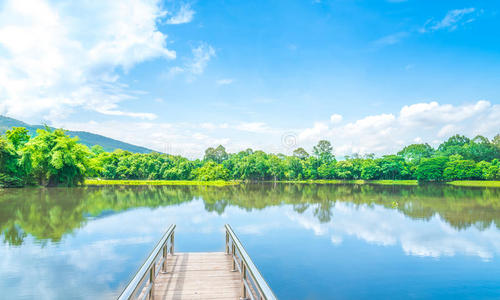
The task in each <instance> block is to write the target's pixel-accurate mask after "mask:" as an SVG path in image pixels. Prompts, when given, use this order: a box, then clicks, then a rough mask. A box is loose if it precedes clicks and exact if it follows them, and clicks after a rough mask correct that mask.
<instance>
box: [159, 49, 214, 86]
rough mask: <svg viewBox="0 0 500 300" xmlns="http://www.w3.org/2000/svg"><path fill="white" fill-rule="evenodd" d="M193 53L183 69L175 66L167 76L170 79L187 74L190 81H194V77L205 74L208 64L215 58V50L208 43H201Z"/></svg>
mask: <svg viewBox="0 0 500 300" xmlns="http://www.w3.org/2000/svg"><path fill="white" fill-rule="evenodd" d="M191 52H192V54H193V57H192V58H191V59H190V60H188V61H186V63H184V65H183V66H182V67H179V66H175V67H172V68H170V70H169V71H168V74H167V77H168V78H171V77H174V76H175V75H177V74H181V73H186V75H187V79H188V81H191V80H193V79H194V76H197V75H201V74H203V72H204V71H205V68H206V67H207V65H208V62H209V61H210V59H212V57H214V56H215V49H214V48H213V47H212V46H210V45H208V44H206V43H201V44H200V45H199V46H198V47H196V48H193V49H192V50H191Z"/></svg>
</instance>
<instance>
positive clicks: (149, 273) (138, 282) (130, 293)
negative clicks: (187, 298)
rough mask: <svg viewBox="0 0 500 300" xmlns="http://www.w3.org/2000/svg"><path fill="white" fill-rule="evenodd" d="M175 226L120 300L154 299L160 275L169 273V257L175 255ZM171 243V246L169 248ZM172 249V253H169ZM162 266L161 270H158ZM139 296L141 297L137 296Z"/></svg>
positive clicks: (150, 255) (168, 231)
mask: <svg viewBox="0 0 500 300" xmlns="http://www.w3.org/2000/svg"><path fill="white" fill-rule="evenodd" d="M174 230H175V225H170V227H169V228H168V229H167V231H166V232H165V234H164V235H163V237H162V238H161V240H160V241H159V242H158V244H156V246H155V247H154V249H153V251H152V252H151V254H149V256H148V258H147V259H146V261H145V262H144V263H143V264H142V266H141V268H140V269H139V271H137V273H136V274H135V276H134V278H132V280H131V281H130V282H129V284H128V285H127V287H126V288H125V289H124V290H123V292H122V293H121V295H120V297H118V299H119V300H129V299H153V289H154V284H155V279H156V276H157V275H158V273H159V272H160V270H161V272H162V273H166V272H167V255H168V252H170V254H171V255H173V254H174ZM169 241H170V246H169ZM169 249H170V251H169ZM159 266H161V268H158V267H159ZM137 294H139V295H137Z"/></svg>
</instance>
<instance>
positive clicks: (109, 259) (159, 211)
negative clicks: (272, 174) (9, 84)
mask: <svg viewBox="0 0 500 300" xmlns="http://www.w3.org/2000/svg"><path fill="white" fill-rule="evenodd" d="M171 223H175V224H177V229H176V250H177V251H223V248H224V232H223V225H224V224H225V223H230V224H231V225H232V226H233V228H234V230H235V231H236V233H237V234H238V235H239V237H240V239H241V240H242V242H243V244H244V245H245V246H246V248H247V251H248V252H249V253H250V256H251V257H252V258H253V260H254V262H255V263H256V264H257V266H258V267H259V268H260V270H261V272H262V273H263V275H264V277H265V279H266V280H267V281H268V282H269V284H270V286H271V288H272V289H273V290H274V291H275V293H276V295H277V296H278V297H279V298H281V299H412V298H414V299H431V298H433V299H499V298H500V189H486V188H457V187H448V186H436V185H429V186H421V187H393V186H388V187H386V186H369V185H363V186H358V185H297V184H296V185H292V184H278V185H272V184H253V185H243V186H236V187H196V186H194V187H182V186H173V187H86V188H72V189H67V188H64V189H57V188H54V189H36V188H35V189H12V190H3V191H0V229H1V239H2V240H3V242H1V243H0V291H1V295H0V298H2V299H112V298H114V297H116V296H117V295H118V294H119V293H120V291H121V289H122V288H123V287H124V286H125V285H126V284H127V282H128V280H129V279H130V278H131V276H132V275H133V274H134V272H135V271H136V269H137V268H138V267H139V266H140V264H141V263H142V261H143V260H144V259H145V258H146V256H147V255H148V253H149V252H150V251H151V248H152V247H153V245H154V244H155V243H156V241H157V240H158V239H159V238H160V236H161V235H162V233H163V231H164V230H165V229H166V228H167V226H168V225H169V224H171Z"/></svg>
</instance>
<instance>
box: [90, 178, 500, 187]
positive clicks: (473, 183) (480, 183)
mask: <svg viewBox="0 0 500 300" xmlns="http://www.w3.org/2000/svg"><path fill="white" fill-rule="evenodd" d="M249 182H250V183H299V184H359V185H362V184H373V185H404V186H418V185H419V182H418V180H362V179H360V180H340V179H332V180H325V179H319V180H296V181H294V180H282V181H249ZM241 183H245V181H224V180H217V181H198V180H141V179H130V180H120V179H117V180H115V179H86V180H85V183H84V185H91V186H92V185H98V186H99V185H100V186H102V185H151V186H167V185H198V186H232V185H239V184H241ZM438 183H439V184H447V185H453V186H464V187H500V181H498V180H497V181H487V180H455V181H448V182H446V181H443V182H438Z"/></svg>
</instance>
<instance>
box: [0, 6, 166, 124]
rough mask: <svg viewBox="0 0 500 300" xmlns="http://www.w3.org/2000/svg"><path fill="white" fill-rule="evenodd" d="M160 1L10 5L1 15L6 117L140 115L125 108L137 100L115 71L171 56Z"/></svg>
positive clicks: (1, 107)
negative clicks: (162, 29)
mask: <svg viewBox="0 0 500 300" xmlns="http://www.w3.org/2000/svg"><path fill="white" fill-rule="evenodd" d="M163 15H164V12H163V11H162V10H161V8H160V7H159V1H157V0H144V1H141V0H124V1H97V2H94V1H90V2H89V1H84V2H81V1H67V2H64V3H63V2H58V3H57V4H53V3H50V2H48V1H45V0H12V1H6V2H5V3H4V4H3V5H2V6H1V11H0V48H2V50H3V52H4V53H5V54H3V55H2V56H1V57H0V113H2V114H8V115H11V116H14V117H19V116H23V117H27V116H33V115H40V114H45V117H48V116H51V117H53V116H57V117H59V118H63V117H64V116H65V115H67V114H68V113H71V112H72V111H73V110H75V109H85V110H93V111H98V112H101V113H105V114H112V115H124V116H132V117H139V118H149V119H151V118H152V117H153V114H148V113H128V112H123V111H120V110H119V108H118V103H120V102H122V101H124V100H130V99H135V98H137V97H136V94H135V92H134V91H131V90H130V88H129V87H127V86H125V85H123V84H120V83H119V75H118V72H117V70H119V69H122V70H124V71H127V70H129V69H130V68H132V67H133V66H134V65H136V64H138V63H140V62H143V61H145V60H150V59H154V58H166V59H173V58H175V57H176V53H175V51H172V50H170V49H168V48H167V45H166V38H167V36H166V35H165V34H163V33H161V32H160V31H159V30H158V28H157V25H156V24H157V21H158V20H159V19H160V18H161V17H162V16H163Z"/></svg>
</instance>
